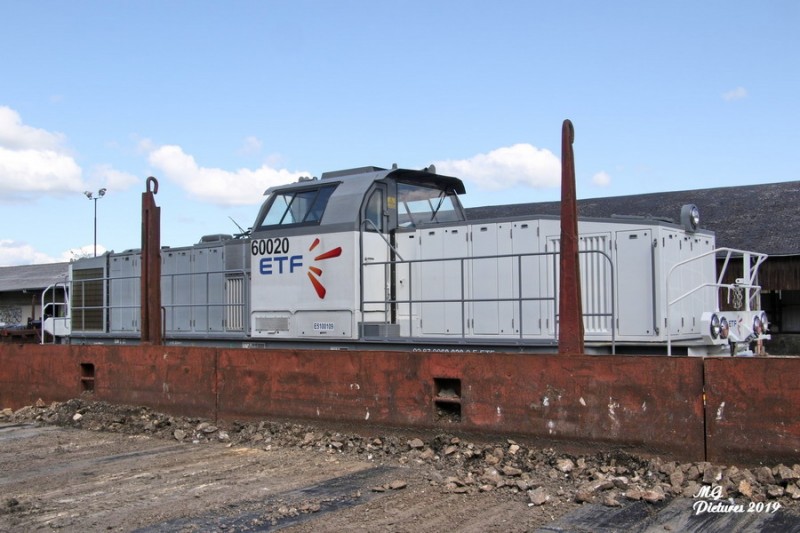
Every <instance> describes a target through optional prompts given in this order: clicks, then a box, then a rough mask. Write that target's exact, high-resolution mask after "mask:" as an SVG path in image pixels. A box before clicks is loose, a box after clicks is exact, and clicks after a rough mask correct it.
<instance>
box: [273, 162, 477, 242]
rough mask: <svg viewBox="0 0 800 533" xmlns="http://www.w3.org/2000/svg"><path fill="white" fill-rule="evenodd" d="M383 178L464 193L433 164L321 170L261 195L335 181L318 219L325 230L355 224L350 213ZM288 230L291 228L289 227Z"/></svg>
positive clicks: (359, 206)
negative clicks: (416, 167)
mask: <svg viewBox="0 0 800 533" xmlns="http://www.w3.org/2000/svg"><path fill="white" fill-rule="evenodd" d="M385 179H395V180H398V181H404V182H409V183H416V184H420V185H425V184H429V185H434V186H437V187H442V186H443V187H444V188H448V189H453V190H454V191H455V192H456V193H457V194H464V193H465V192H466V189H465V187H464V183H463V182H462V181H461V180H460V179H458V178H454V177H452V176H443V175H441V174H436V169H435V167H433V165H431V166H429V167H426V168H424V169H422V170H409V169H401V168H396V167H393V168H391V169H385V168H380V167H375V166H367V167H358V168H352V169H347V170H337V171H333V172H325V173H323V174H322V177H321V178H301V179H300V180H299V181H297V182H295V183H289V184H286V185H277V186H274V187H270V188H269V189H267V190H266V191H265V192H264V194H265V195H270V194H272V193H291V192H298V191H303V190H306V189H317V188H319V187H323V186H325V185H327V184H337V187H336V190H335V191H334V193H333V194H332V195H331V197H330V200H328V205H327V208H326V209H325V213H324V214H323V217H322V220H323V224H324V226H325V228H326V230H327V231H331V230H342V229H345V228H352V227H356V228H357V227H358V220H357V219H356V217H354V216H353V213H357V212H358V210H359V209H360V208H361V203H362V201H363V200H364V195H365V194H366V193H367V191H369V188H370V187H371V186H372V184H373V183H375V182H376V181H381V180H385ZM268 203H269V200H267V201H265V203H264V205H262V208H261V211H260V213H259V216H258V218H257V220H258V219H260V218H261V217H262V215H263V214H264V211H265V208H266V207H267V204H268ZM289 231H292V230H289Z"/></svg>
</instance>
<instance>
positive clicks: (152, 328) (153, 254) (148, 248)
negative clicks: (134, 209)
mask: <svg viewBox="0 0 800 533" xmlns="http://www.w3.org/2000/svg"><path fill="white" fill-rule="evenodd" d="M151 184H152V185H153V190H152V191H151V190H150V185H151ZM156 193H158V180H156V179H155V178H154V177H152V176H151V177H149V178H147V192H144V193H142V290H141V313H142V324H141V331H142V344H155V345H160V344H161V208H160V207H158V206H157V205H156V200H155V194H156Z"/></svg>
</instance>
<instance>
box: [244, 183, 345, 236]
mask: <svg viewBox="0 0 800 533" xmlns="http://www.w3.org/2000/svg"><path fill="white" fill-rule="evenodd" d="M335 188H336V185H327V186H324V187H317V188H314V189H306V190H302V191H286V192H277V193H275V194H274V196H273V198H272V202H271V203H270V206H269V209H268V210H267V212H266V214H265V215H264V219H263V220H261V221H260V222H259V223H258V224H257V226H258V227H261V228H263V227H267V226H286V225H290V224H319V221H320V220H321V219H322V214H323V213H324V212H325V206H327V205H328V199H329V198H330V197H331V194H332V193H333V190H334V189H335Z"/></svg>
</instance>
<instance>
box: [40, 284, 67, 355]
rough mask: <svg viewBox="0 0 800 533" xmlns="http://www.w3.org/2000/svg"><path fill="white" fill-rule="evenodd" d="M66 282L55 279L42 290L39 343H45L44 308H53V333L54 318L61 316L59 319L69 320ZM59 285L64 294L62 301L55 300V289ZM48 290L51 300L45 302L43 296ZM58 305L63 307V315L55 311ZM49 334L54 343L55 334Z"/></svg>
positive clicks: (45, 295) (44, 296)
mask: <svg viewBox="0 0 800 533" xmlns="http://www.w3.org/2000/svg"><path fill="white" fill-rule="evenodd" d="M67 283H68V282H67V281H57V282H56V283H53V284H52V285H48V286H47V287H46V288H45V289H44V290H43V291H42V296H41V301H42V323H41V328H40V332H39V336H40V339H39V344H45V333H46V332H45V320H46V319H45V310H46V309H47V308H49V307H51V306H52V307H53V309H54V312H53V333H55V320H56V319H57V318H61V319H64V320H69V319H70V318H71V317H70V312H69V311H70V307H69V291H68V290H67ZM59 287H62V294H63V295H64V301H62V302H59V301H56V289H58V288H59ZM48 292H52V300H51V301H49V302H46V301H45V298H46V297H47V294H48ZM60 307H63V308H64V309H65V313H64V316H63V317H59V316H57V313H56V310H57V309H59V308H60ZM51 336H52V337H53V343H55V335H51Z"/></svg>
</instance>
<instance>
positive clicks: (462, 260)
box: [361, 250, 616, 353]
mask: <svg viewBox="0 0 800 533" xmlns="http://www.w3.org/2000/svg"><path fill="white" fill-rule="evenodd" d="M579 253H580V254H599V255H601V256H603V257H604V258H605V259H606V260H607V261H608V265H609V268H610V270H609V278H610V285H611V286H610V311H609V312H607V313H583V316H584V317H589V316H592V317H608V318H609V319H610V320H609V323H610V331H611V351H612V353H616V324H615V317H616V306H615V290H614V263H613V261H612V260H611V257H610V256H609V255H608V254H607V253H606V252H604V251H602V250H581V251H580V252H579ZM559 254H560V252H558V251H552V252H528V253H517V254H499V255H480V256H457V257H442V258H431V259H410V260H400V261H397V260H395V261H369V262H367V261H364V260H363V254H362V261H361V266H362V269H361V279H362V291H361V311H362V314H363V313H364V312H365V311H364V309H365V307H366V306H367V305H369V304H384V305H385V306H388V305H391V304H394V305H398V304H399V305H408V316H409V319H410V318H411V317H412V316H413V311H412V306H413V305H414V304H431V303H442V304H448V303H449V304H460V307H461V328H460V337H461V339H462V340H463V339H465V338H466V335H467V329H468V327H467V323H466V305H467V304H470V303H481V302H486V303H491V302H516V303H518V309H519V320H520V324H519V334H518V335H516V337H518V338H519V339H520V340H522V339H524V331H525V329H524V321H523V320H522V308H523V303H524V302H529V301H551V302H553V304H554V311H553V313H554V315H555V316H554V331H555V336H554V337H555V338H557V335H558V320H557V317H558V313H557V311H556V309H557V305H556V304H557V291H554V292H553V296H528V297H524V296H522V292H523V286H522V279H523V270H522V259H523V258H524V257H545V256H553V257H556V256H558V255H559ZM398 255H399V254H398ZM486 259H516V261H517V277H518V284H517V290H516V293H517V294H516V296H510V297H496V298H467V297H466V295H465V293H466V262H467V261H473V262H474V261H480V260H486ZM453 261H458V262H459V269H458V272H459V276H460V279H459V282H460V286H461V291H460V297H458V298H434V299H424V300H422V299H415V298H414V291H413V274H412V272H413V270H412V268H411V265H413V264H422V263H441V262H453ZM387 265H408V280H409V281H408V284H409V286H408V298H407V299H397V298H395V299H391V298H389V299H384V300H366V299H365V297H364V291H363V278H364V269H365V268H367V267H382V266H387ZM556 275H557V272H555V271H554V273H553V280H554V282H555V278H556ZM408 338H409V339H413V338H414V330H413V322H412V321H409V331H408Z"/></svg>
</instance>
